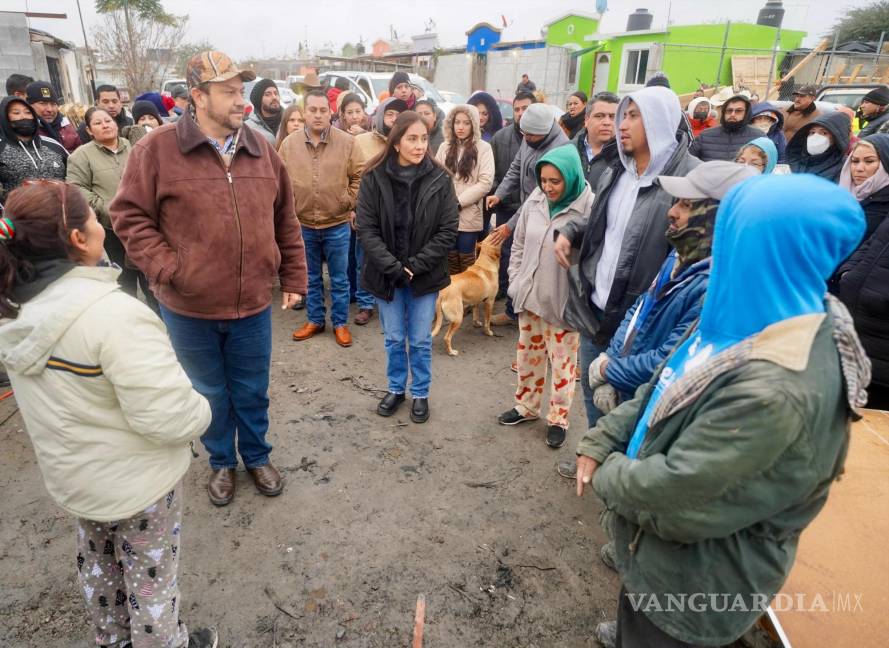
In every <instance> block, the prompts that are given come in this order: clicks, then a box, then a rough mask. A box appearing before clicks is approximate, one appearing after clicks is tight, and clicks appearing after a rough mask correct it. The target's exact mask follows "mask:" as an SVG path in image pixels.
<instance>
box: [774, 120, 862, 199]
mask: <svg viewBox="0 0 889 648" xmlns="http://www.w3.org/2000/svg"><path fill="white" fill-rule="evenodd" d="M813 126H821V127H822V128H825V129H827V131H829V132H830V134H831V135H833V144H832V145H831V146H830V148H828V149H827V150H826V151H825V152H824V153H821V154H820V155H809V151H808V150H807V149H806V140H807V139H808V138H809V131H811V130H812V127H813ZM851 130H852V124H851V122H850V121H849V117H847V116H846V115H844V114H843V113H841V112H839V111H832V112H828V113H822V114H821V115H818V117H816V118H815V119H813V120H812V121H810V122H809V123H808V124H806V125H805V126H803V127H802V128H800V129H799V130H798V131H797V132H796V135H794V136H793V139H791V140H790V142H789V143H788V144H787V163H788V164H790V170H791V171H793V172H794V173H812V174H814V175H818V176H821V177H822V178H825V179H826V180H830V181H831V182H836V181H837V180H838V179H839V177H840V171H842V169H843V162H844V161H845V159H846V151H847V150H848V148H849V139H850V137H851Z"/></svg>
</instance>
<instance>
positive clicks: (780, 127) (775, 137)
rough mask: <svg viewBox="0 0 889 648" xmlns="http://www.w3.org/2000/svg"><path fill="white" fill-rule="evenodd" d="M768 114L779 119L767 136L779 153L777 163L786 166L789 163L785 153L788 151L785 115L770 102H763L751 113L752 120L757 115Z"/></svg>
mask: <svg viewBox="0 0 889 648" xmlns="http://www.w3.org/2000/svg"><path fill="white" fill-rule="evenodd" d="M766 112H767V113H771V114H772V116H774V117H777V118H778V123H776V124H772V127H771V128H770V129H769V132H768V133H766V136H767V137H768V138H769V139H770V140H772V143H773V144H774V145H775V149H776V150H777V151H778V160H777V163H778V164H785V163H786V162H787V159H786V156H785V151H786V149H787V138H786V137H784V113H783V112H781V111H780V110H779V109H777V108H776V107H775V106H773V105H772V104H770V103H769V102H768V101H763V102H761V103H758V104H755V105H754V106H753V108H752V109H751V111H750V119H751V120H752V119H754V118H755V117H756V116H757V115H761V114H763V113H766Z"/></svg>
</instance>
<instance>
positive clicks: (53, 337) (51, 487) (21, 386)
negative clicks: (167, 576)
mask: <svg viewBox="0 0 889 648" xmlns="http://www.w3.org/2000/svg"><path fill="white" fill-rule="evenodd" d="M119 273H120V271H119V270H116V269H112V268H88V267H81V266H78V267H75V268H74V269H72V270H70V271H69V272H67V274H64V275H63V276H62V277H61V278H59V279H57V280H55V281H54V282H52V283H50V284H49V285H48V286H47V287H46V288H45V289H44V290H43V291H42V292H40V293H39V294H38V295H37V296H36V297H34V298H33V299H30V300H29V301H27V302H25V304H24V306H23V307H22V309H21V312H20V313H19V315H18V317H17V318H16V319H14V320H3V321H2V322H0V361H2V362H3V364H4V365H5V366H6V370H7V371H8V372H9V379H10V381H11V382H12V387H13V389H14V390H15V398H16V402H17V403H18V405H19V407H20V408H21V411H22V416H23V418H24V420H25V427H26V428H27V430H28V434H29V435H30V437H31V442H32V443H33V444H34V451H35V453H36V454H37V462H38V464H39V465H40V471H41V472H42V473H43V481H44V483H45V485H46V489H47V491H49V494H50V495H51V496H52V498H53V499H54V500H55V501H56V503H57V504H58V505H59V506H61V507H62V508H63V509H64V510H65V511H67V512H68V513H70V514H71V515H74V516H76V517H79V518H85V519H88V520H97V521H101V522H109V521H112V520H121V519H125V518H129V517H132V516H134V515H136V514H137V513H139V512H140V511H143V510H145V509H146V508H147V507H149V506H151V504H152V503H153V502H155V501H157V500H158V499H160V498H161V497H162V496H163V495H164V493H167V492H169V491H170V489H171V488H173V486H174V485H175V484H176V483H177V482H178V481H179V480H180V479H181V478H182V476H183V475H184V474H185V472H186V471H187V470H188V466H189V463H190V462H191V453H190V451H189V448H188V443H189V441H191V440H192V439H196V438H198V437H199V436H200V435H201V434H203V433H204V431H205V430H206V429H207V427H208V426H209V425H210V405H209V404H208V403H207V400H206V399H205V398H204V397H203V396H201V395H200V394H198V393H197V392H196V391H195V390H194V389H193V388H192V386H191V381H189V379H188V377H187V376H186V375H185V372H184V371H183V370H182V367H181V366H180V365H179V362H178V361H177V360H176V355H175V353H174V352H173V348H172V346H170V339H169V338H168V337H167V332H166V329H165V328H164V325H163V324H162V323H161V321H160V320H159V319H158V317H157V316H156V315H155V314H154V313H153V312H151V310H149V308H148V307H147V306H145V305H144V304H142V303H141V302H139V301H137V300H136V299H133V298H132V297H130V296H128V295H126V294H124V293H123V292H122V291H121V290H120V288H119V287H118V285H117V276H118V274H119Z"/></svg>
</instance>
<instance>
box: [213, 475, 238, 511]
mask: <svg viewBox="0 0 889 648" xmlns="http://www.w3.org/2000/svg"><path fill="white" fill-rule="evenodd" d="M207 494H208V495H209V496H210V501H211V502H213V504H215V505H216V506H225V505H227V504H228V503H230V502H231V501H232V500H233V499H234V498H235V469H234V468H221V469H220V470H214V471H213V474H212V475H210V481H209V483H208V484H207Z"/></svg>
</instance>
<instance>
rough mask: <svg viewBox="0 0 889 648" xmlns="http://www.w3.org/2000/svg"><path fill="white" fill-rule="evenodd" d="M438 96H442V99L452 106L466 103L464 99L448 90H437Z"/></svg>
mask: <svg viewBox="0 0 889 648" xmlns="http://www.w3.org/2000/svg"><path fill="white" fill-rule="evenodd" d="M438 94H440V95H441V96H442V99H444V100H445V101H447V102H449V103H452V104H454V105H457V104H465V103H466V97H464V96H463V95H461V94H459V93H457V92H451V91H449V90H439V91H438Z"/></svg>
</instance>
